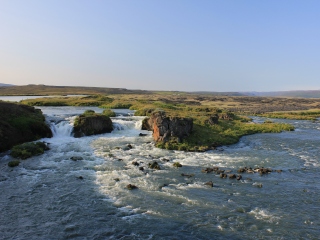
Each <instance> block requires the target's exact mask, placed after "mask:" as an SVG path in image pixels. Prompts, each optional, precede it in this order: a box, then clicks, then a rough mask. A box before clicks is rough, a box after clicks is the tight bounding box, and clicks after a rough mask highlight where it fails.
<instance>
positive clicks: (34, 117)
mask: <svg viewBox="0 0 320 240" xmlns="http://www.w3.org/2000/svg"><path fill="white" fill-rule="evenodd" d="M0 116H1V118H0V152H2V151H5V150H8V149H10V148H12V147H13V146H14V145H17V144H21V143H24V142H30V141H35V140H38V139H40V138H43V137H52V132H51V130H50V128H49V127H48V126H47V124H46V123H45V118H44V116H43V115H42V112H41V110H39V109H35V108H34V107H30V106H26V105H23V104H16V103H9V102H3V101H0Z"/></svg>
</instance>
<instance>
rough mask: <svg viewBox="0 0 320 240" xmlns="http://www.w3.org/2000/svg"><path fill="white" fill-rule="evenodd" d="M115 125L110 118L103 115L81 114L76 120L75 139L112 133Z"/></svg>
mask: <svg viewBox="0 0 320 240" xmlns="http://www.w3.org/2000/svg"><path fill="white" fill-rule="evenodd" d="M112 130H113V125H112V121H111V119H110V117H107V116H104V115H102V114H90V115H85V114H81V115H80V116H78V117H77V118H76V120H75V123H74V127H73V135H74V137H76V138H77V137H83V136H89V135H94V134H101V133H110V132H111V131H112Z"/></svg>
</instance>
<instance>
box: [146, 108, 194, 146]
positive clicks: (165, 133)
mask: <svg viewBox="0 0 320 240" xmlns="http://www.w3.org/2000/svg"><path fill="white" fill-rule="evenodd" d="M142 128H143V129H144V130H149V131H153V138H154V140H155V141H156V142H159V141H163V142H167V141H170V139H171V138H175V139H177V138H178V140H182V139H183V138H186V137H188V136H189V135H190V133H191V131H192V128H193V120H192V118H179V117H167V116H166V114H165V112H162V111H158V112H154V113H152V114H151V116H150V118H147V119H146V120H144V121H143V125H142Z"/></svg>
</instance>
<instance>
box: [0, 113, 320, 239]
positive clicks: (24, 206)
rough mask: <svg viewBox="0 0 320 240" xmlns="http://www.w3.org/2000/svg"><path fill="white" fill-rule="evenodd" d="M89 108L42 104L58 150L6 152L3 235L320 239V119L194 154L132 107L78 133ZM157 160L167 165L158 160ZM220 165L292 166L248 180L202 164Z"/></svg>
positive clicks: (0, 174)
mask: <svg viewBox="0 0 320 240" xmlns="http://www.w3.org/2000/svg"><path fill="white" fill-rule="evenodd" d="M89 108H90V109H93V110H95V111H97V112H99V111H102V110H101V109H99V108H91V107H89ZM86 109H88V108H86V107H82V108H80V107H41V110H42V111H43V113H44V114H45V115H46V116H47V120H48V121H50V122H51V125H52V130H53V132H54V137H53V138H50V139H42V141H45V142H48V143H49V146H50V150H48V151H46V152H45V153H44V154H43V155H40V156H36V157H32V158H30V159H27V160H23V161H22V162H21V164H20V165H19V166H18V167H15V168H9V167H8V166H7V163H8V162H9V161H10V160H12V159H11V157H10V156H8V155H5V156H2V157H1V160H0V162H1V170H0V189H1V194H0V207H1V215H0V239H318V238H319V233H320V230H319V229H320V220H319V213H320V184H319V182H320V176H319V172H320V171H319V168H320V157H319V156H320V148H319V143H320V131H319V130H320V123H319V122H316V123H312V122H310V121H292V120H275V121H281V122H287V123H291V124H293V125H294V126H295V128H296V130H295V131H293V132H283V133H280V134H255V135H250V136H245V137H243V138H241V140H240V142H239V143H238V144H235V145H232V146H227V147H221V148H219V149H217V150H214V151H209V152H205V153H192V152H181V151H168V150H162V149H157V148H155V147H154V144H153V142H152V135H151V132H147V131H141V130H140V128H141V121H142V119H143V117H134V116H132V113H133V112H132V111H130V110H115V111H116V113H117V117H115V118H112V121H113V123H114V126H115V130H114V131H113V132H112V133H107V134H101V135H96V136H90V137H83V138H73V137H72V136H71V131H72V122H73V120H74V118H75V116H76V115H78V114H80V113H82V112H83V111H84V110H86ZM261 120H262V119H260V118H255V121H261ZM139 133H144V134H147V136H144V137H139ZM71 158H73V159H79V160H77V161H75V160H72V159H71ZM80 159H82V160H80ZM154 161H157V162H158V164H159V165H160V167H161V170H152V169H150V168H149V167H148V164H149V163H153V162H154ZM132 162H137V164H139V166H136V165H133V164H132ZM174 162H180V163H181V164H182V167H181V168H176V167H174V166H173V163H174ZM213 166H217V167H219V168H221V169H225V170H231V171H232V172H233V173H236V174H238V173H237V169H238V168H240V167H244V166H248V167H252V168H254V167H258V166H259V167H269V168H272V169H281V170H282V172H281V173H277V172H272V173H270V174H265V175H260V174H258V173H251V174H250V173H243V174H242V177H243V178H242V179H241V180H239V181H238V180H235V179H222V178H220V177H219V175H218V174H215V173H208V174H206V173H202V172H201V170H202V169H204V168H207V167H213ZM142 168H143V170H141V169H142ZM182 175H184V176H182ZM209 181H212V182H213V187H211V186H208V185H205V183H206V182H209ZM128 184H134V185H136V186H137V187H138V188H137V189H134V190H128V189H127V188H126V186H127V185H128Z"/></svg>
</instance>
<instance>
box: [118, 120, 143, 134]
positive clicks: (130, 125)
mask: <svg viewBox="0 0 320 240" xmlns="http://www.w3.org/2000/svg"><path fill="white" fill-rule="evenodd" d="M140 122H141V120H140V119H139V120H138V119H132V118H127V119H126V118H113V119H112V123H113V128H114V129H115V130H118V131H120V130H133V129H139V130H140V129H141V126H140V128H139V125H141V124H140Z"/></svg>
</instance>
